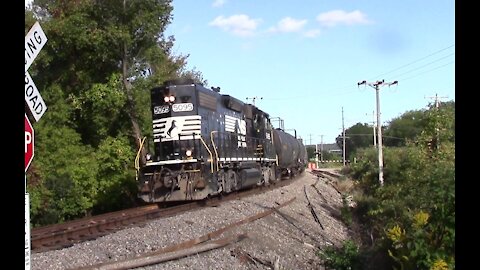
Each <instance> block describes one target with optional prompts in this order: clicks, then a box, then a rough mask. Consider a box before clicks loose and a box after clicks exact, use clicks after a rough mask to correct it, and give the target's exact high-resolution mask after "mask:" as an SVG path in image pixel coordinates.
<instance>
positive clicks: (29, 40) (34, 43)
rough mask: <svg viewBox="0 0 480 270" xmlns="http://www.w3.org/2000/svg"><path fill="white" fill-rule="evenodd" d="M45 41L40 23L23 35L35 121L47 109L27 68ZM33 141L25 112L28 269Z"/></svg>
mask: <svg viewBox="0 0 480 270" xmlns="http://www.w3.org/2000/svg"><path fill="white" fill-rule="evenodd" d="M46 42H47V36H46V35H45V33H44V32H43V29H42V27H41V26H40V23H39V22H35V24H34V25H33V26H32V28H31V29H30V30H29V31H28V33H27V35H26V36H25V102H27V104H28V107H29V108H30V112H31V113H32V115H33V117H34V118H35V121H37V122H38V120H40V118H41V117H42V115H43V114H44V113H45V111H46V110H47V105H45V102H44V101H43V98H42V96H40V93H39V92H38V89H37V87H36V86H35V84H34V83H33V80H32V77H30V74H29V73H28V69H29V68H30V66H31V65H32V63H33V60H35V58H36V57H37V55H38V54H39V53H40V50H41V49H42V48H43V46H44V45H45V43H46ZM34 141H35V139H34V132H33V127H32V124H31V123H30V120H29V119H28V117H27V114H25V270H30V268H31V261H30V253H31V247H30V195H29V194H28V192H27V169H28V167H29V166H30V163H32V160H33V155H34Z"/></svg>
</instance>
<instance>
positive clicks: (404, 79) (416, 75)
mask: <svg viewBox="0 0 480 270" xmlns="http://www.w3.org/2000/svg"><path fill="white" fill-rule="evenodd" d="M454 62H455V61H451V62H448V63H446V64H444V65H441V66H438V67H435V68H432V69H429V70H426V71H424V72H421V73H418V74H415V75H413V76H410V77H407V78H403V79H402V81H406V80H409V79H412V78H415V77H418V76H420V75H422V74H425V73H428V72H431V71H434V70H437V69H439V68H442V67H444V66H448V65H450V64H452V63H454Z"/></svg>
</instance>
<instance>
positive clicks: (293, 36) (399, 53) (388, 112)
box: [166, 0, 455, 144]
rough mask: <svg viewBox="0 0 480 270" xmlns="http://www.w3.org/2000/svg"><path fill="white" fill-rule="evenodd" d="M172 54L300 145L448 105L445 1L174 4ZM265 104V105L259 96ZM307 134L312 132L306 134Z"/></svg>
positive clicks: (450, 35)
mask: <svg viewBox="0 0 480 270" xmlns="http://www.w3.org/2000/svg"><path fill="white" fill-rule="evenodd" d="M173 7H174V10H173V21H172V24H171V25H170V26H169V27H168V29H167V33H166V35H174V36H175V38H176V42H175V49H174V51H175V53H176V54H184V55H186V54H189V55H190V56H189V58H188V63H189V68H195V69H196V70H199V71H201V72H202V74H203V76H204V78H205V79H207V81H208V84H209V86H220V87H221V93H224V94H229V95H232V96H234V97H236V98H238V99H240V100H242V101H244V102H248V103H251V102H252V100H251V99H249V100H247V98H252V97H258V98H257V99H256V100H255V104H256V105H257V106H258V107H259V108H260V109H262V110H263V111H265V112H267V113H269V114H270V116H271V117H280V118H282V119H284V123H285V128H286V129H296V130H297V134H298V135H300V136H301V137H302V138H303V139H304V140H305V142H306V143H307V144H310V138H311V143H312V144H313V143H320V142H321V139H322V137H321V136H320V135H323V142H324V143H333V142H334V141H335V138H336V137H337V136H338V135H339V134H341V132H342V107H343V111H344V124H345V128H348V127H350V126H352V125H354V124H356V123H358V122H360V123H371V122H372V121H373V120H374V116H373V115H372V114H373V111H374V110H375V104H376V103H375V90H374V88H372V87H370V86H360V87H358V86H357V82H359V81H363V80H366V81H367V82H375V81H377V80H383V79H384V80H385V82H393V81H395V80H397V81H398V85H394V86H391V87H388V86H383V87H381V88H380V106H381V109H380V111H381V121H382V123H384V124H385V123H387V122H388V121H390V120H392V119H393V118H396V117H399V116H400V115H401V114H403V113H405V112H406V111H408V110H418V109H422V108H425V107H426V105H427V104H428V103H429V102H433V99H431V98H429V97H433V96H435V95H436V94H438V96H439V97H447V98H441V99H439V100H440V101H447V100H455V2H454V1H452V0H422V1H418V0H403V1H377V0H368V1H360V0H357V1H352V0H335V1H321V0H303V1H293V0H277V1H274V0H264V1H253V0H202V1H193V0H191V1H188V0H173ZM260 97H262V98H263V99H260ZM310 134H311V135H310Z"/></svg>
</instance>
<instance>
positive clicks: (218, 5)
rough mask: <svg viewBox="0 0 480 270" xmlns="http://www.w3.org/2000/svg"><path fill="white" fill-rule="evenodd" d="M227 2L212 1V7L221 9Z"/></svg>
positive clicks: (222, 0)
mask: <svg viewBox="0 0 480 270" xmlns="http://www.w3.org/2000/svg"><path fill="white" fill-rule="evenodd" d="M225 2H227V1H226V0H215V1H213V4H212V7H221V6H223V5H224V4H225Z"/></svg>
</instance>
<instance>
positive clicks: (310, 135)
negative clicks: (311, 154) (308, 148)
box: [308, 133, 313, 145]
mask: <svg viewBox="0 0 480 270" xmlns="http://www.w3.org/2000/svg"><path fill="white" fill-rule="evenodd" d="M312 135H313V134H311V133H310V134H308V137H310V144H309V145H312Z"/></svg>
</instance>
